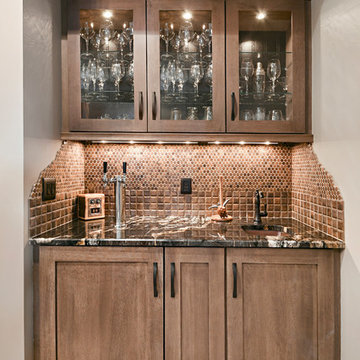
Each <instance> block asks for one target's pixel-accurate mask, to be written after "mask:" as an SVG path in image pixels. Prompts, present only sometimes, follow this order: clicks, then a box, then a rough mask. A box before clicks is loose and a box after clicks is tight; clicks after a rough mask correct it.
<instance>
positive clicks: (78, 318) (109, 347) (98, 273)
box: [39, 248, 163, 360]
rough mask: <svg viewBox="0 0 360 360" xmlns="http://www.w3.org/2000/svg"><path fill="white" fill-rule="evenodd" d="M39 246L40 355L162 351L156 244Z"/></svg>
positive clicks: (93, 356)
mask: <svg viewBox="0 0 360 360" xmlns="http://www.w3.org/2000/svg"><path fill="white" fill-rule="evenodd" d="M44 250H45V251H42V252H41V256H40V275H41V274H42V276H43V280H42V282H40V298H43V297H45V298H46V299H47V301H46V302H44V303H42V304H40V319H41V321H40V336H41V337H40V355H41V356H40V357H39V358H40V360H42V359H44V360H45V359H46V360H53V359H54V360H55V359H59V360H73V359H79V360H85V359H86V360H110V359H113V360H117V359H120V358H121V359H129V360H133V359H134V360H135V359H139V360H142V359H154V360H158V359H161V358H162V357H163V335H162V334H163V321H162V317H163V316H162V309H163V306H162V249H139V250H137V249H131V250H129V249H126V250H123V249H99V248H97V249H94V250H96V252H94V251H92V250H93V249H76V250H73V249H72V250H71V251H68V250H57V251H52V250H51V249H44ZM154 263H157V271H158V273H157V276H156V286H157V290H158V294H157V297H156V296H155V294H154ZM55 279H56V280H55ZM52 282H54V283H56V286H52V285H51V284H52ZM44 286H47V287H45V288H44ZM54 313H55V314H54ZM55 319H56V320H55ZM50 344H52V345H51V346H52V347H53V348H52V349H49V348H48V346H49V345H50ZM55 344H56V345H55Z"/></svg>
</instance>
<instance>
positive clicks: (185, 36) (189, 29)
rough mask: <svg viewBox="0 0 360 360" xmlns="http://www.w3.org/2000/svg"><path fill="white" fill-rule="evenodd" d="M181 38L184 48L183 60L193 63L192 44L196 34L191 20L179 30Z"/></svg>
mask: <svg viewBox="0 0 360 360" xmlns="http://www.w3.org/2000/svg"><path fill="white" fill-rule="evenodd" d="M179 37H180V40H181V43H182V46H183V53H182V60H183V61H185V62H186V61H191V60H192V56H191V55H190V52H191V47H190V45H191V43H192V41H193V40H194V39H195V37H196V33H195V32H194V27H193V24H192V22H191V21H190V20H186V21H185V22H184V23H183V24H182V25H181V26H180V29H179Z"/></svg>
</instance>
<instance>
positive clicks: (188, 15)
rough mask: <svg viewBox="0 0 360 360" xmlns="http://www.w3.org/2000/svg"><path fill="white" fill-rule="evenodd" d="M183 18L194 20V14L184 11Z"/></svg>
mask: <svg viewBox="0 0 360 360" xmlns="http://www.w3.org/2000/svg"><path fill="white" fill-rule="evenodd" d="M182 17H183V18H184V19H185V20H191V19H192V13H191V12H190V11H187V10H186V11H184V13H183V15H182Z"/></svg>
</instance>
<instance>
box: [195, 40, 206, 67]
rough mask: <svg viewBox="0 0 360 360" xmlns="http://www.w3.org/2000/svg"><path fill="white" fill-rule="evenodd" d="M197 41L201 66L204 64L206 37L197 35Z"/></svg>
mask: <svg viewBox="0 0 360 360" xmlns="http://www.w3.org/2000/svg"><path fill="white" fill-rule="evenodd" d="M196 40H197V44H198V47H199V61H200V63H201V64H204V63H203V49H204V48H205V46H206V40H205V38H204V36H202V35H197V37H196Z"/></svg>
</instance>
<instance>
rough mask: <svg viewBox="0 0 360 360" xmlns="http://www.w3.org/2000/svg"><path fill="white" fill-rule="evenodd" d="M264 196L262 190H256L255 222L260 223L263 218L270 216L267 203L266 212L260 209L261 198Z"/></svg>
mask: <svg viewBox="0 0 360 360" xmlns="http://www.w3.org/2000/svg"><path fill="white" fill-rule="evenodd" d="M263 197H264V194H263V193H262V192H261V191H260V190H256V191H255V217H254V224H255V225H260V224H261V222H262V221H261V218H262V217H266V216H268V213H267V204H265V205H264V212H261V211H260V205H261V199H262V198H263Z"/></svg>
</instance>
